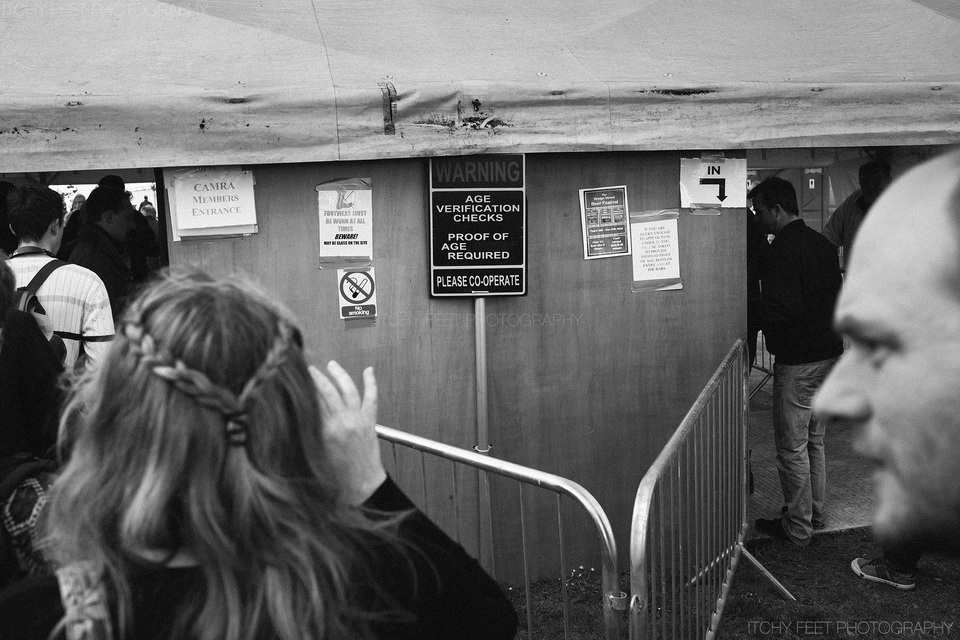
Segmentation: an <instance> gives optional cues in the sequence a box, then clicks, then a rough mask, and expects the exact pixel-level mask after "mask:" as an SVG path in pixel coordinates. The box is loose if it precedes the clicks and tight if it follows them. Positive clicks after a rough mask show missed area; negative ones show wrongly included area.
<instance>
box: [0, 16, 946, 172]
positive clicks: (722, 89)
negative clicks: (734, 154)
mask: <svg viewBox="0 0 960 640" xmlns="http://www.w3.org/2000/svg"><path fill="white" fill-rule="evenodd" d="M0 12H2V13H3V16H2V19H0V43H2V44H0V47H2V50H3V52H4V56H3V58H4V62H5V63H4V65H3V67H4V68H3V72H2V75H0V86H2V91H0V172H13V171H47V170H64V169H75V170H79V169H105V168H116V167H132V168H136V167H156V166H188V165H216V164H240V163H242V164H254V163H281V162H307V161H310V162H314V161H333V160H360V159H373V158H399V157H413V156H426V155H448V154H461V153H480V152H506V151H509V152H517V151H525V152H562V151H601V150H652V149H663V150H666V149H735V148H776V147H814V146H857V145H900V144H904V145H906V144H945V143H954V142H958V141H960V3H957V2H955V1H953V0H848V1H846V2H841V3H837V2H834V1H832V0H830V1H828V0H808V1H807V2H793V1H792V0H737V1H736V2H712V3H703V2H699V3H678V2H675V1H674V0H657V1H654V0H635V1H634V2H622V0H524V1H522V2H517V1H516V0H474V1H472V2H469V3H465V2H454V1H452V0H420V1H418V2H409V1H404V0H400V1H396V2H379V1H378V2H373V1H372V0H326V1H324V0H272V1H270V2H263V1H262V0H190V1H184V2H159V1H157V0H97V1H96V2H86V1H77V2H71V1H68V0H63V1H62V2H59V3H30V2H23V3H7V4H6V5H5V6H4V7H3V8H2V9H0Z"/></svg>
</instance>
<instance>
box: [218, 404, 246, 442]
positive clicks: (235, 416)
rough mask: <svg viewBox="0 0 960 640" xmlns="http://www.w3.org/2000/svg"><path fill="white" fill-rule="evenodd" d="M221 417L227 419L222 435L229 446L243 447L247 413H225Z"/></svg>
mask: <svg viewBox="0 0 960 640" xmlns="http://www.w3.org/2000/svg"><path fill="white" fill-rule="evenodd" d="M223 417H224V418H226V420H227V425H226V427H225V429H224V436H225V437H226V439H227V444H228V445H229V446H235V447H245V446H247V414H246V412H243V411H236V412H234V413H225V414H223Z"/></svg>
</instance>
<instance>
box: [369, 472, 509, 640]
mask: <svg viewBox="0 0 960 640" xmlns="http://www.w3.org/2000/svg"><path fill="white" fill-rule="evenodd" d="M364 506H365V507H367V508H370V509H374V510H377V511H381V512H403V511H406V512H408V513H409V515H407V516H406V517H404V518H403V520H402V521H401V523H400V525H399V531H398V533H399V535H400V537H401V538H402V539H403V540H404V541H405V542H406V543H408V544H409V545H410V546H411V547H412V549H411V550H410V552H409V554H408V559H409V560H410V561H411V562H412V563H413V565H414V567H415V570H416V574H415V576H413V581H412V583H411V581H410V580H406V579H404V578H402V577H400V576H402V575H403V573H404V572H403V571H398V572H396V573H395V575H394V579H395V580H398V581H399V583H398V584H395V585H394V588H395V589H399V590H400V591H399V592H398V593H399V594H401V595H402V594H403V593H404V592H405V593H406V594H409V593H413V592H415V593H416V596H415V600H414V604H413V609H414V611H413V613H415V614H416V616H417V620H416V623H415V626H416V627H417V629H416V632H415V633H414V634H413V637H417V638H458V639H460V638H466V639H470V638H476V639H477V640H480V639H483V640H498V639H503V640H512V639H513V638H514V636H515V635H516V632H517V613H516V611H514V609H513V606H512V605H511V604H510V602H509V600H507V597H506V596H505V595H504V593H503V589H502V588H501V587H500V585H498V584H497V583H496V582H495V581H494V580H493V578H491V577H490V576H489V575H488V574H487V572H486V571H484V570H483V568H482V567H481V566H480V563H479V562H477V561H476V560H475V559H473V558H472V557H470V555H469V554H468V553H467V552H466V551H465V550H464V548H463V547H462V546H460V545H459V544H457V543H456V542H455V541H453V540H452V539H451V538H450V537H449V536H448V535H447V534H445V533H444V532H443V531H441V530H440V528H439V527H438V526H437V525H436V524H434V523H433V522H432V521H431V520H430V519H429V518H427V517H426V516H425V515H424V514H423V513H422V512H420V511H419V510H417V509H416V508H415V507H414V505H413V503H412V502H410V500H409V498H407V496H406V495H404V493H403V492H402V491H401V490H400V488H399V487H397V485H396V484H395V483H394V482H393V480H392V479H390V478H387V480H386V481H385V482H384V483H383V484H382V485H380V487H379V488H378V489H377V491H376V492H375V493H374V494H373V495H372V496H371V497H370V498H369V499H368V500H367V502H365V503H364ZM406 573H409V572H406Z"/></svg>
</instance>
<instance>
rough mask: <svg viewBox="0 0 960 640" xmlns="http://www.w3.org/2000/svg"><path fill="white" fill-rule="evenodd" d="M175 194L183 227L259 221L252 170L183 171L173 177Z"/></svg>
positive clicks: (243, 224)
mask: <svg viewBox="0 0 960 640" xmlns="http://www.w3.org/2000/svg"><path fill="white" fill-rule="evenodd" d="M173 194H174V198H175V200H176V210H177V227H178V229H179V230H180V231H187V230H190V229H222V228H224V227H241V226H245V225H255V224H257V208H256V205H255V204H254V196H253V172H252V171H239V170H237V171H233V170H217V171H189V172H186V173H181V174H179V175H177V176H176V177H175V178H174V180H173ZM184 235H186V234H184Z"/></svg>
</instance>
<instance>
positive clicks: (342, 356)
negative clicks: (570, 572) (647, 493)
mask: <svg viewBox="0 0 960 640" xmlns="http://www.w3.org/2000/svg"><path fill="white" fill-rule="evenodd" d="M680 156H681V154H679V153H676V152H644V153H581V154H537V155H533V154H531V155H528V156H527V201H528V203H529V212H528V216H529V217H528V244H527V247H528V291H529V294H528V295H527V296H524V297H503V298H489V299H487V309H486V311H487V316H486V318H484V319H482V321H483V322H484V323H485V325H486V331H487V340H488V374H489V375H488V385H489V390H490V397H489V406H488V409H489V415H490V420H489V423H490V437H489V440H490V443H492V445H493V451H492V455H494V456H495V457H499V458H503V459H506V460H510V461H513V462H518V463H520V464H525V465H529V466H532V467H535V468H538V469H543V470H545V471H550V472H552V473H557V474H559V475H562V476H565V477H568V478H570V479H572V480H575V481H576V482H579V483H580V484H582V485H583V486H584V487H586V488H587V489H588V490H589V491H591V492H592V493H593V494H594V495H595V496H596V497H597V499H598V500H599V501H600V503H601V505H602V506H603V508H604V510H605V511H606V513H607V514H608V516H609V517H610V519H611V522H612V523H613V526H614V532H615V535H616V539H617V541H618V543H619V551H620V556H621V560H622V564H624V566H625V561H626V557H627V553H628V539H629V519H630V515H631V510H632V507H633V499H634V491H635V490H636V487H637V485H638V483H639V481H640V479H641V477H642V476H643V473H644V471H645V470H646V469H647V467H648V466H649V464H650V462H651V461H652V460H653V459H654V457H655V456H656V454H657V453H658V452H659V450H660V448H661V447H662V446H663V444H664V443H665V442H666V440H667V439H668V437H669V435H670V434H671V433H672V431H673V429H674V428H675V427H676V425H677V424H678V423H679V421H680V419H681V418H682V417H683V415H684V413H685V412H686V410H687V408H688V407H689V405H690V404H691V403H692V402H693V400H694V399H695V398H696V396H697V394H698V393H699V391H700V389H701V388H702V387H703V385H704V384H705V383H706V382H707V380H708V379H709V377H710V375H711V373H712V372H713V370H714V369H715V368H716V366H717V365H718V364H719V362H720V360H721V359H722V358H723V356H724V354H725V353H726V352H727V350H728V349H729V347H730V346H731V345H732V343H733V341H734V340H735V339H736V338H737V337H739V336H741V335H742V334H744V333H745V323H746V311H745V309H746V293H745V286H744V282H745V277H744V273H745V260H746V259H745V241H744V233H743V232H744V229H745V220H744V211H743V210H742V209H739V210H725V211H724V213H723V215H721V216H693V215H690V214H687V213H682V214H681V216H680V220H679V232H680V260H681V277H682V279H683V287H684V288H683V290H682V291H664V292H646V293H632V292H631V281H632V268H631V260H630V258H629V257H618V258H610V259H600V260H590V261H586V260H584V259H583V249H582V244H581V231H580V212H579V205H578V191H577V190H578V189H580V188H586V187H603V186H612V185H620V184H626V185H627V189H628V196H629V199H630V209H631V211H634V212H637V211H643V210H653V209H664V208H675V207H677V206H678V205H679V186H678V185H679V159H680ZM427 166H428V164H427V161H426V160H425V159H410V160H394V161H377V162H356V163H325V164H291V165H267V166H256V167H253V170H254V173H255V176H256V182H257V184H256V202H257V217H258V223H259V233H258V234H256V235H253V236H250V237H246V238H236V239H219V240H204V241H197V240H191V241H183V242H177V243H171V245H170V260H171V265H173V266H174V267H177V266H184V265H188V264H200V265H203V266H204V267H206V268H208V269H212V270H216V271H238V272H242V273H247V274H249V275H251V276H253V277H254V279H256V280H258V281H259V282H260V283H261V284H262V285H264V286H265V287H266V288H267V289H268V290H269V291H271V292H273V293H275V295H276V296H278V297H279V298H280V299H281V300H283V301H284V302H285V303H286V304H287V305H288V306H289V307H290V308H291V309H292V311H293V312H294V313H295V314H296V315H297V317H298V318H299V319H300V322H301V324H302V326H303V328H304V331H305V337H306V340H307V343H308V345H309V348H310V357H311V359H312V360H313V361H314V362H316V363H323V362H326V361H327V360H328V359H331V358H335V359H337V360H338V361H340V362H341V363H342V364H344V365H345V366H346V367H347V369H348V370H349V371H351V372H352V373H353V374H354V375H355V376H359V374H360V371H361V370H362V368H363V367H364V366H366V365H368V364H372V365H373V366H374V367H375V370H376V372H377V376H378V381H379V383H380V389H381V395H380V422H381V423H382V424H385V425H388V426H392V427H395V428H398V429H402V430H406V431H410V432H413V433H416V434H419V435H423V436H426V437H429V438H434V439H437V440H440V441H443V442H446V443H449V444H453V445H457V446H462V447H468V448H469V447H471V446H473V445H474V444H477V442H476V419H475V416H476V404H475V373H474V371H475V369H474V367H475V358H474V337H473V331H474V325H473V323H474V321H475V319H474V318H473V312H474V307H473V302H472V300H471V299H431V298H430V296H429V290H430V289H429V280H428V271H429V259H430V258H429V253H428V251H429V247H428V238H429V229H428V228H427V226H428V220H429V218H428V211H427V206H428V204H427V203H428V192H427V186H426V185H427ZM245 168H250V167H245ZM348 177H369V178H372V181H373V207H374V241H373V242H374V259H373V265H374V266H375V267H376V274H377V298H378V307H379V310H378V311H379V317H378V320H377V323H376V326H374V327H363V328H354V327H355V326H356V325H353V326H351V325H349V323H345V322H344V321H341V320H339V315H338V311H337V301H338V298H337V281H336V271H335V268H334V269H330V268H325V269H323V270H320V269H318V264H317V251H318V245H319V238H318V218H317V199H316V191H315V186H316V185H317V184H319V183H320V182H323V181H326V180H331V179H335V178H348ZM481 444H483V443H481ZM387 454H388V456H389V458H390V460H389V463H388V464H389V465H390V466H391V467H393V454H392V452H390V451H388V452H387ZM397 463H398V464H397V468H396V469H395V470H394V471H395V473H397V475H398V476H399V477H400V481H401V484H402V485H404V486H405V487H407V488H408V489H409V490H410V492H411V495H412V497H413V498H414V499H415V500H416V501H418V502H421V501H422V496H423V491H422V487H423V482H424V480H423V475H424V471H425V473H426V484H427V486H428V487H429V490H428V492H427V496H428V498H427V501H428V502H427V504H424V505H423V506H424V507H425V508H426V509H427V510H428V512H429V513H430V515H431V516H432V517H434V518H435V519H437V520H438V521H440V522H441V524H442V525H443V526H444V527H445V528H447V530H448V531H450V532H452V533H458V534H459V536H460V538H461V540H462V541H463V542H464V544H465V546H466V547H467V548H468V550H471V551H472V552H474V553H475V554H479V547H478V540H479V534H478V528H479V523H478V521H477V505H478V499H477V493H478V491H477V481H476V478H475V476H473V475H472V474H469V473H466V474H464V473H460V474H458V476H457V484H456V488H455V489H454V487H453V483H452V471H451V470H450V468H449V466H448V465H443V464H427V465H424V466H421V463H420V460H419V457H416V456H410V455H407V454H403V453H400V454H398V456H397ZM392 470H393V469H392ZM422 470H423V471H422ZM492 499H493V509H494V513H496V514H498V515H506V516H507V517H506V518H505V519H504V518H500V519H498V520H497V522H498V524H497V525H496V528H495V530H494V537H493V549H494V550H495V560H496V564H497V568H498V570H499V571H500V573H501V575H502V576H504V577H505V578H507V579H513V580H517V579H518V578H519V577H521V576H522V573H521V574H518V570H519V568H520V567H522V562H520V560H519V555H518V553H519V552H518V547H517V545H516V544H514V543H513V542H511V541H512V540H515V536H516V535H517V534H518V511H519V500H518V499H517V490H516V488H515V486H510V485H505V484H504V483H501V482H497V481H495V482H493V483H492ZM547 506H548V508H547V509H545V510H543V511H539V510H534V512H533V513H532V514H531V513H529V511H530V510H529V509H528V516H529V518H530V519H531V522H529V523H528V533H530V534H531V535H532V538H531V540H532V546H531V549H534V550H536V552H537V553H536V560H535V562H534V563H533V565H532V567H531V569H532V573H533V575H534V576H538V575H549V574H550V573H551V572H555V569H556V564H557V558H558V554H557V548H556V541H555V538H556V534H555V530H556V515H555V513H552V514H551V511H550V509H549V505H547ZM571 522H572V524H570V525H569V526H568V525H567V524H566V523H565V527H566V528H565V532H564V533H565V536H566V537H567V540H568V543H567V544H566V545H565V548H566V550H567V553H568V565H570V566H578V565H580V564H583V563H584V562H595V557H596V556H595V554H593V552H592V551H591V550H592V549H596V540H595V537H594V536H593V533H592V530H591V529H590V528H589V525H588V523H587V522H586V521H585V520H584V519H582V518H578V517H573V518H572V520H571ZM593 566H597V565H596V564H594V565H593ZM554 575H555V573H554Z"/></svg>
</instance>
